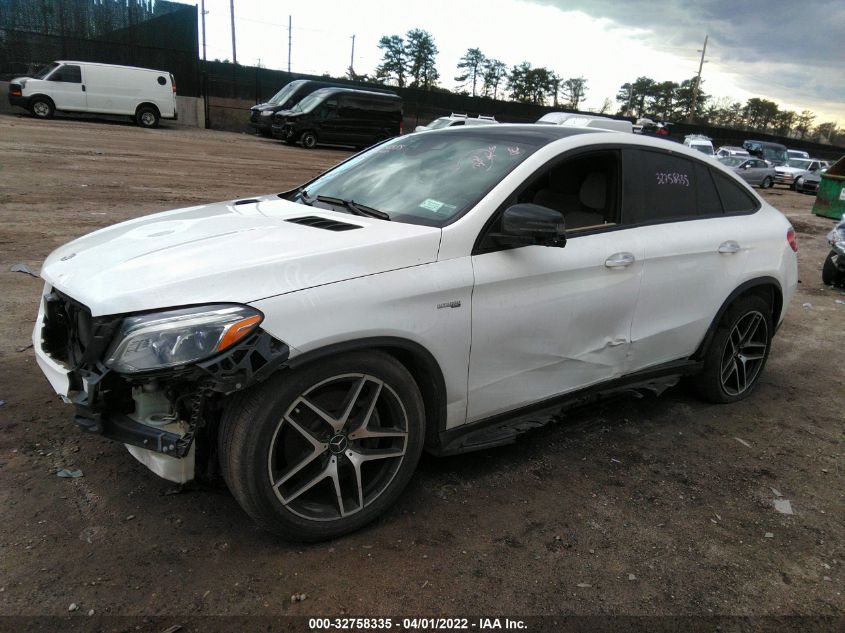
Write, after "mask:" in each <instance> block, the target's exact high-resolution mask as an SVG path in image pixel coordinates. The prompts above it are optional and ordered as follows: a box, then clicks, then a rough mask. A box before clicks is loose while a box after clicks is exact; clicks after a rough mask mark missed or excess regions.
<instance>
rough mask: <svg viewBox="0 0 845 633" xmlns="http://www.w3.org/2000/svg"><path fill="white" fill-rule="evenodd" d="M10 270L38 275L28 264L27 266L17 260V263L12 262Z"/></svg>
mask: <svg viewBox="0 0 845 633" xmlns="http://www.w3.org/2000/svg"><path fill="white" fill-rule="evenodd" d="M11 271H12V272H13V273H25V274H27V275H31V276H33V277H36V278H37V277H38V275H36V274H35V273H34V272H32V268H30V267H29V266H27V265H26V264H24V263H23V262H18V263H17V264H14V265H13V266H12V268H11Z"/></svg>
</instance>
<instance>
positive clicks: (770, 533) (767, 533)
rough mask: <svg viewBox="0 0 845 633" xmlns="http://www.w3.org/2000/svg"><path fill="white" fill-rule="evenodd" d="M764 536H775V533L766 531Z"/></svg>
mask: <svg viewBox="0 0 845 633" xmlns="http://www.w3.org/2000/svg"><path fill="white" fill-rule="evenodd" d="M763 538H775V534H774V532H766V533H765V534H764V535H763Z"/></svg>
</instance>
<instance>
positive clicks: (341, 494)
mask: <svg viewBox="0 0 845 633" xmlns="http://www.w3.org/2000/svg"><path fill="white" fill-rule="evenodd" d="M424 430H425V416H424V407H423V402H422V397H421V395H420V392H419V389H418V387H417V385H416V383H415V382H414V379H413V377H412V376H411V375H410V373H409V372H408V370H407V369H405V367H404V366H403V365H402V364H401V363H399V362H398V361H397V360H395V359H394V358H393V357H391V356H388V355H387V354H384V353H380V352H366V353H365V352H355V353H350V354H346V355H343V356H339V357H336V358H332V359H329V360H327V361H321V362H319V363H314V364H311V365H308V366H306V367H303V368H301V369H297V370H291V371H286V372H283V373H280V374H279V375H278V376H277V377H275V378H273V379H271V380H268V381H267V382H266V383H264V384H262V385H260V386H258V387H256V388H254V389H252V390H249V391H246V392H243V393H241V394H238V395H237V396H235V397H234V398H232V399H231V401H230V402H229V403H228V404H227V407H226V409H225V412H224V415H223V419H222V423H221V431H220V445H219V449H220V460H221V470H222V471H223V476H224V478H225V480H226V483H227V484H228V486H229V489H230V490H231V491H232V494H233V495H234V496H235V498H236V499H237V500H238V502H239V503H240V504H241V506H242V507H243V509H244V510H245V511H246V512H247V513H248V514H249V515H250V516H251V517H252V518H253V519H254V520H255V521H256V522H257V523H258V524H259V525H260V526H261V527H263V528H264V529H266V530H269V531H271V532H274V533H276V534H278V535H280V536H283V537H285V538H289V539H294V540H300V541H320V540H325V539H330V538H335V537H337V536H340V535H342V534H346V533H348V532H352V531H353V530H357V529H358V528H361V527H363V526H364V525H366V524H367V523H369V522H370V521H372V520H373V519H375V518H376V517H377V516H379V515H380V514H381V513H382V512H384V511H385V510H386V509H387V508H388V507H389V506H390V505H391V504H392V503H393V502H394V501H395V500H396V498H397V497H398V496H399V494H400V493H401V492H402V490H403V489H404V488H405V486H406V485H407V483H408V481H409V480H410V478H411V476H412V474H413V472H414V470H415V468H416V466H417V462H418V461H419V457H420V453H421V452H422V447H423V438H424V435H425V433H424Z"/></svg>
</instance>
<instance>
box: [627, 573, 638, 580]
mask: <svg viewBox="0 0 845 633" xmlns="http://www.w3.org/2000/svg"><path fill="white" fill-rule="evenodd" d="M636 579H637V577H636V576H635V575H634V574H628V580H636Z"/></svg>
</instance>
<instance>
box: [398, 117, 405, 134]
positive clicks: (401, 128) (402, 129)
mask: <svg viewBox="0 0 845 633" xmlns="http://www.w3.org/2000/svg"><path fill="white" fill-rule="evenodd" d="M404 133H405V122H404V121H399V136H402V135H403V134H404Z"/></svg>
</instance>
